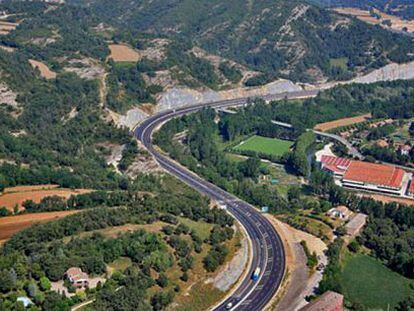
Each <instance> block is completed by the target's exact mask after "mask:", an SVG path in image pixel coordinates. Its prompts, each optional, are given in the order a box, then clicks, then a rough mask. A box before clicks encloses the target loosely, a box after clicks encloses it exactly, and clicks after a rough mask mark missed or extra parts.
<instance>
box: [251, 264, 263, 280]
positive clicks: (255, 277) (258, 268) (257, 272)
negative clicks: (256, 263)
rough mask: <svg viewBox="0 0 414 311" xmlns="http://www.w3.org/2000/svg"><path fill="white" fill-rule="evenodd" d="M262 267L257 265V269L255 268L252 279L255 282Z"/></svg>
mask: <svg viewBox="0 0 414 311" xmlns="http://www.w3.org/2000/svg"><path fill="white" fill-rule="evenodd" d="M260 271H261V269H260V267H257V268H256V270H254V272H253V275H252V280H253V281H254V282H256V281H257V280H259V276H260Z"/></svg>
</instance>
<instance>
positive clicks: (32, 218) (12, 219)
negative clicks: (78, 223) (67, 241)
mask: <svg viewBox="0 0 414 311" xmlns="http://www.w3.org/2000/svg"><path fill="white" fill-rule="evenodd" d="M79 212H80V211H79V210H76V211H62V212H49V213H36V214H24V215H17V216H9V217H3V218H0V244H3V243H4V242H5V241H6V240H7V239H9V238H10V237H11V236H12V235H13V234H15V233H17V232H19V231H21V230H23V229H26V228H28V227H30V226H32V225H34V224H36V223H41V222H47V221H51V220H54V219H58V218H62V217H65V216H68V215H72V214H75V213H79Z"/></svg>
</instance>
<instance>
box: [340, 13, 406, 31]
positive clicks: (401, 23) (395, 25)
mask: <svg viewBox="0 0 414 311" xmlns="http://www.w3.org/2000/svg"><path fill="white" fill-rule="evenodd" d="M334 10H335V11H336V12H337V13H340V14H346V15H352V16H355V17H356V18H358V19H359V20H361V21H364V22H366V23H369V24H373V25H381V26H382V27H383V28H386V29H387V28H391V29H393V30H398V31H402V30H403V29H404V28H406V29H407V31H409V32H414V21H411V20H405V19H401V18H399V17H398V16H395V15H389V14H387V13H384V12H381V11H379V10H374V11H375V13H377V14H378V16H380V18H375V17H374V16H371V14H370V12H369V11H364V10H359V9H355V8H337V9H334ZM386 20H389V21H391V27H389V26H385V25H383V24H382V22H383V21H386Z"/></svg>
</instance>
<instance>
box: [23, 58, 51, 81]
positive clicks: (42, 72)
mask: <svg viewBox="0 0 414 311" xmlns="http://www.w3.org/2000/svg"><path fill="white" fill-rule="evenodd" d="M29 62H30V65H32V67H33V68H38V69H39V71H40V75H41V76H42V77H43V78H45V79H54V78H56V72H54V71H52V70H50V69H49V67H47V66H46V65H45V64H44V63H42V62H39V61H37V60H34V59H29Z"/></svg>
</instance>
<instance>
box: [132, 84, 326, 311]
mask: <svg viewBox="0 0 414 311" xmlns="http://www.w3.org/2000/svg"><path fill="white" fill-rule="evenodd" d="M317 93H318V91H317V90H315V91H299V92H291V93H283V94H279V95H269V96H264V97H262V98H263V99H266V100H278V99H283V98H301V97H308V96H313V95H316V94H317ZM247 100H248V99H247V98H240V99H235V100H227V101H219V102H213V103H208V104H200V105H194V106H189V107H184V108H180V109H176V110H168V111H165V112H161V113H159V114H157V115H154V116H152V117H150V118H148V119H147V120H145V121H143V122H142V123H141V124H140V125H138V126H137V127H136V128H135V130H134V135H135V136H136V138H138V139H139V140H140V141H141V142H142V143H143V144H144V145H145V146H146V148H147V149H148V151H149V152H150V153H151V154H152V155H153V156H154V158H155V159H156V161H157V162H158V163H159V164H160V165H161V166H162V167H163V168H164V169H165V170H167V171H168V172H169V173H170V174H172V175H174V176H176V177H177V178H179V179H180V180H181V181H183V182H185V183H186V184H188V185H190V186H191V187H193V188H194V189H196V190H197V191H199V192H200V193H203V194H205V195H207V196H209V197H210V198H211V199H214V200H216V201H221V202H223V204H225V205H226V206H227V209H228V211H229V212H230V213H231V214H232V215H233V216H234V217H235V218H236V219H237V221H238V222H239V223H240V224H241V225H242V226H243V227H244V228H245V229H246V231H247V234H248V235H249V238H250V240H251V243H252V250H251V251H252V252H251V253H252V262H251V266H250V267H249V271H248V273H247V275H246V277H245V279H244V280H242V281H241V282H240V284H239V285H238V287H237V288H236V289H235V291H234V292H233V294H232V295H231V297H228V298H227V299H226V300H225V301H224V302H222V303H221V304H220V305H219V306H217V307H216V309H215V310H227V306H229V305H231V306H232V307H231V308H230V309H231V310H246V311H247V310H248V311H256V310H263V309H264V307H265V306H266V305H267V304H268V302H269V301H270V300H271V299H272V297H273V296H274V294H275V293H276V291H277V290H278V288H279V287H280V284H281V282H282V279H283V275H284V270H285V251H284V248H283V244H282V241H281V239H280V237H279V235H278V234H277V232H276V230H275V229H274V228H273V226H272V224H271V223H270V222H269V221H268V220H267V219H266V218H265V217H264V216H263V215H262V214H261V213H260V212H259V211H258V210H257V209H256V208H254V207H253V206H252V205H250V204H248V203H246V202H244V201H242V200H240V199H238V198H237V197H235V196H233V195H232V194H230V193H228V192H226V191H224V190H222V189H221V188H219V187H217V186H215V185H213V184H211V183H209V182H207V181H205V180H203V179H202V178H200V177H199V176H197V175H196V174H194V173H192V172H190V171H189V170H187V169H186V168H184V167H182V166H181V165H179V164H177V163H176V162H174V161H173V160H171V159H169V158H168V157H167V156H165V155H163V154H161V153H159V152H158V151H157V150H156V149H155V148H154V147H153V145H152V142H151V138H152V133H153V132H154V130H156V129H157V128H158V127H159V126H161V125H162V124H163V123H165V122H167V121H169V120H171V119H173V118H176V117H179V116H182V115H185V114H190V113H194V112H196V111H198V110H200V109H202V108H204V107H212V108H226V107H235V106H242V105H245V104H246V103H247ZM257 267H260V269H261V272H260V277H259V279H258V280H257V281H253V280H252V278H251V276H252V274H253V272H254V271H255V270H256V268H257Z"/></svg>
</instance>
